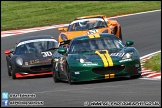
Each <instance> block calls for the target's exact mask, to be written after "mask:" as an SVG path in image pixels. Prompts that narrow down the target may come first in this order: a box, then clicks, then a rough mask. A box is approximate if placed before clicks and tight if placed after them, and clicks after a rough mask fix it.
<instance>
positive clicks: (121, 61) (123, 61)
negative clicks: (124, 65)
mask: <svg viewBox="0 0 162 108" xmlns="http://www.w3.org/2000/svg"><path fill="white" fill-rule="evenodd" d="M126 61H132V59H124V60H120V61H119V62H126Z"/></svg>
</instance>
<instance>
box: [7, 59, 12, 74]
mask: <svg viewBox="0 0 162 108" xmlns="http://www.w3.org/2000/svg"><path fill="white" fill-rule="evenodd" d="M7 69H8V76H11V66H10V65H9V63H8V62H7Z"/></svg>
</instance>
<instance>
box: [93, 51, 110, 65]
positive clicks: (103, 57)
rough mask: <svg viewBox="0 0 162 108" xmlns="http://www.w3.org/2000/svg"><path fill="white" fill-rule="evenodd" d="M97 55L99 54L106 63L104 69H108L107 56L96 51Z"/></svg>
mask: <svg viewBox="0 0 162 108" xmlns="http://www.w3.org/2000/svg"><path fill="white" fill-rule="evenodd" d="M95 53H96V54H98V55H99V56H100V57H101V59H102V61H103V63H104V67H108V62H107V60H106V58H105V56H104V55H103V54H101V53H100V52H99V51H96V52H95Z"/></svg>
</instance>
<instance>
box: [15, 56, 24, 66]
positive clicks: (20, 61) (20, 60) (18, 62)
mask: <svg viewBox="0 0 162 108" xmlns="http://www.w3.org/2000/svg"><path fill="white" fill-rule="evenodd" d="M16 63H17V64H18V65H23V59H22V58H21V57H17V58H16Z"/></svg>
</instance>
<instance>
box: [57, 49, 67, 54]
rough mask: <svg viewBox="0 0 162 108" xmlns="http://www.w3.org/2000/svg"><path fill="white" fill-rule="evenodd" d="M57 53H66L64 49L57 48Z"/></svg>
mask: <svg viewBox="0 0 162 108" xmlns="http://www.w3.org/2000/svg"><path fill="white" fill-rule="evenodd" d="M58 53H60V54H64V53H66V48H59V49H58Z"/></svg>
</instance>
